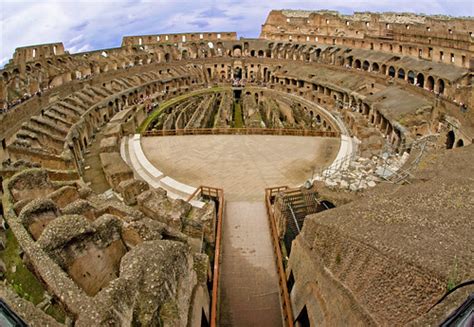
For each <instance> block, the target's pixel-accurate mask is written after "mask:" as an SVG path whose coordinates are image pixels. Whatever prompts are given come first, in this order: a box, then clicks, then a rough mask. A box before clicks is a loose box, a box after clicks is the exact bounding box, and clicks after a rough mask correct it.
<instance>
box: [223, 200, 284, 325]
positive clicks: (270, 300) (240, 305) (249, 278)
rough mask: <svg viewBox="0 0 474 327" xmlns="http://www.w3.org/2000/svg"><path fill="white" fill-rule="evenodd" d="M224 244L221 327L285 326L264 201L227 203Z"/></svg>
mask: <svg viewBox="0 0 474 327" xmlns="http://www.w3.org/2000/svg"><path fill="white" fill-rule="evenodd" d="M262 196H263V195H262ZM222 242H223V243H222V246H223V248H222V257H221V259H222V261H221V262H222V263H221V282H220V283H221V284H220V308H219V310H220V311H219V326H236V327H239V326H246V327H247V326H249V327H251V326H259V327H260V326H262V327H266V326H269V327H278V326H281V325H282V319H281V309H280V298H279V293H278V292H279V286H278V275H277V268H276V264H275V259H274V255H273V249H272V242H271V236H270V226H269V223H268V219H267V214H266V210H265V204H264V202H263V200H262V202H227V204H226V209H225V218H224V221H223V232H222Z"/></svg>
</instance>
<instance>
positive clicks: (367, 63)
mask: <svg viewBox="0 0 474 327" xmlns="http://www.w3.org/2000/svg"><path fill="white" fill-rule="evenodd" d="M369 67H370V64H369V62H368V61H367V60H364V63H363V64H362V69H363V70H369Z"/></svg>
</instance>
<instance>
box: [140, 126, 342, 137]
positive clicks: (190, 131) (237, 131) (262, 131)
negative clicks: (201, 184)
mask: <svg viewBox="0 0 474 327" xmlns="http://www.w3.org/2000/svg"><path fill="white" fill-rule="evenodd" d="M216 134H217V135H219V134H223V135H285V136H319V137H339V135H340V133H339V132H329V131H316V130H311V129H299V128H186V129H170V130H151V131H145V132H143V133H142V136H145V137H146V136H176V135H216Z"/></svg>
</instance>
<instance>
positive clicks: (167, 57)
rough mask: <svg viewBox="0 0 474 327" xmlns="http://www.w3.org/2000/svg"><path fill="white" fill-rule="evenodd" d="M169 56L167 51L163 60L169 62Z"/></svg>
mask: <svg viewBox="0 0 474 327" xmlns="http://www.w3.org/2000/svg"><path fill="white" fill-rule="evenodd" d="M170 60H171V56H170V54H169V53H165V62H170Z"/></svg>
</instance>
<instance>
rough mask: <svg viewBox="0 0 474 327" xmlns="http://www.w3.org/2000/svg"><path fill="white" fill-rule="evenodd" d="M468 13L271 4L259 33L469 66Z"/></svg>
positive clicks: (473, 29)
mask: <svg viewBox="0 0 474 327" xmlns="http://www.w3.org/2000/svg"><path fill="white" fill-rule="evenodd" d="M473 33H474V20H473V19H472V17H460V18H458V17H449V16H440V15H437V16H426V15H415V14H412V13H391V12H387V13H371V12H356V13H354V15H342V14H340V13H338V12H337V11H327V10H321V11H302V10H272V11H271V12H270V14H269V15H268V18H267V20H266V22H265V24H264V25H262V32H261V34H260V37H262V38H266V39H269V40H280V41H293V42H311V43H312V42H316V43H322V44H330V45H337V46H347V47H351V48H361V49H370V50H377V51H382V52H389V53H393V54H397V55H399V56H410V57H415V58H419V59H423V60H428V61H433V62H442V63H448V64H453V65H456V66H459V67H466V68H473V67H474V62H473V61H472V60H473V51H474V47H473V38H474V34H473Z"/></svg>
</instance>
